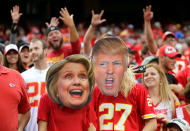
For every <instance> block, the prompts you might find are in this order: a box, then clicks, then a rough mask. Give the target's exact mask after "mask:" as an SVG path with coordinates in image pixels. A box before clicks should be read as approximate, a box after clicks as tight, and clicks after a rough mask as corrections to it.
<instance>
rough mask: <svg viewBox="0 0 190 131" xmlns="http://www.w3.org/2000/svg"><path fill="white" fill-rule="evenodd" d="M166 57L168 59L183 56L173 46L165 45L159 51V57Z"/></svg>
mask: <svg viewBox="0 0 190 131" xmlns="http://www.w3.org/2000/svg"><path fill="white" fill-rule="evenodd" d="M162 55H166V56H168V57H176V56H177V57H181V54H180V53H179V52H177V50H176V49H175V48H174V47H173V46H171V45H163V46H161V47H160V49H159V53H158V57H160V56H162Z"/></svg>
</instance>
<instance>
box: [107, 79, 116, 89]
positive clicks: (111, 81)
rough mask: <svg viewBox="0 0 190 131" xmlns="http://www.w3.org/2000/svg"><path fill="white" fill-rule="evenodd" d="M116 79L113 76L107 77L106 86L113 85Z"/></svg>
mask: <svg viewBox="0 0 190 131" xmlns="http://www.w3.org/2000/svg"><path fill="white" fill-rule="evenodd" d="M113 82H114V79H113V78H108V79H106V87H111V86H113Z"/></svg>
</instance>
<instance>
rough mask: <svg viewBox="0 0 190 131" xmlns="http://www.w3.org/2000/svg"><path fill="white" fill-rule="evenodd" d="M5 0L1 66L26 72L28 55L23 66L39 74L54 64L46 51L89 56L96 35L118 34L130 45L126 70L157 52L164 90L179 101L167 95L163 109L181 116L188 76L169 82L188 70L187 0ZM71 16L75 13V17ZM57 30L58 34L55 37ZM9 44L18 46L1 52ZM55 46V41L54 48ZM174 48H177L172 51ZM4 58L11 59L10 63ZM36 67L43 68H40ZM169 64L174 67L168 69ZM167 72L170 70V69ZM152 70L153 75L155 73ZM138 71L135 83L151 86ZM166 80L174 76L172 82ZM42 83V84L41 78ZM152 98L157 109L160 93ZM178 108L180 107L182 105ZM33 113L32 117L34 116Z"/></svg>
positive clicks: (54, 54) (1, 21)
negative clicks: (174, 0)
mask: <svg viewBox="0 0 190 131" xmlns="http://www.w3.org/2000/svg"><path fill="white" fill-rule="evenodd" d="M9 2H10V1H8V2H5V1H2V2H1V3H0V4H2V5H6V6H5V7H3V8H1V9H0V13H2V17H1V19H0V50H1V52H2V54H4V56H5V59H4V63H6V60H7V63H8V64H7V65H6V64H4V65H5V66H7V67H8V68H12V69H15V70H17V71H19V72H20V73H22V72H23V71H25V69H24V70H21V69H19V60H20V57H21V61H22V62H23V63H24V61H23V59H24V58H28V60H31V61H29V62H28V64H26V65H25V68H26V70H27V69H28V70H31V69H33V68H31V63H32V62H33V63H32V66H33V65H34V68H36V69H39V74H41V70H42V69H45V70H46V71H47V69H48V68H49V67H48V66H49V64H52V63H47V61H46V59H45V56H46V53H47V58H50V59H51V58H52V59H53V58H54V57H56V59H54V60H56V61H57V60H58V57H57V56H58V55H60V56H59V57H60V58H61V59H62V57H63V59H64V58H65V57H66V56H69V55H71V54H79V53H81V54H84V55H86V56H90V50H91V49H93V47H94V43H95V41H96V40H97V39H98V38H100V37H102V36H104V35H105V34H107V35H108V36H109V35H114V36H115V35H116V36H119V37H120V38H121V39H123V41H124V42H125V44H126V45H127V46H128V47H129V50H128V51H129V61H127V62H128V64H129V65H128V67H129V68H130V69H133V67H130V65H135V66H140V65H142V62H143V61H144V59H145V58H146V57H147V56H153V55H156V56H158V58H159V62H158V60H157V64H158V63H160V65H161V67H162V68H163V70H164V72H162V73H163V74H164V73H165V75H166V77H167V80H168V82H169V84H170V85H169V86H168V85H167V84H168V83H167V82H166V85H165V86H164V88H167V89H168V90H169V91H167V90H166V92H167V93H168V92H171V91H173V92H174V93H175V94H176V95H177V97H178V98H179V101H178V99H173V98H172V97H173V96H172V95H171V96H169V97H170V99H168V101H170V102H171V101H172V102H173V103H174V104H173V105H172V104H171V105H172V106H171V107H169V106H168V107H165V106H164V108H167V109H166V110H169V111H170V109H171V108H172V115H171V118H170V119H172V118H175V117H176V116H175V115H178V114H179V113H178V112H179V111H178V112H177V110H178V109H179V108H178V107H179V104H180V102H181V104H182V105H186V104H188V101H185V100H184V99H185V98H184V94H183V93H184V88H185V86H186V84H187V83H188V81H189V74H187V76H185V74H184V73H181V74H182V76H183V78H184V77H185V78H184V79H183V78H182V79H181V80H182V81H179V80H180V79H179V80H178V79H177V80H178V82H179V83H180V82H182V83H180V84H181V85H180V86H179V85H177V81H173V80H174V76H175V75H176V76H177V77H176V78H179V77H180V75H178V74H177V73H179V72H180V71H181V70H182V69H186V70H187V71H189V69H190V68H189V66H188V65H189V59H190V22H189V19H188V13H187V12H189V11H188V10H189V8H188V7H187V4H186V3H185V2H181V3H172V4H170V5H167V4H165V3H162V2H159V3H153V2H151V1H149V2H139V3H138V2H135V1H133V2H127V1H125V2H124V1H121V0H119V1H117V3H116V2H115V1H112V0H111V1H106V0H105V1H100V0H92V1H88V0H84V1H74V0H73V1H58V0H57V1H50V0H49V1H46V0H39V1H32V0H28V1H11V2H10V3H9ZM150 4H151V5H152V8H151V6H147V5H150ZM14 5H19V7H16V6H15V7H13V6H14ZM146 6H147V7H146ZM12 7H13V8H12ZM65 7H66V8H65ZM145 7H146V9H145ZM19 8H20V10H19ZM143 8H144V9H143ZM60 9H61V11H60ZM16 10H17V11H18V12H17V11H16ZM92 10H93V11H92ZM68 11H69V12H68ZM14 12H16V13H18V15H19V17H18V19H17V20H16V24H15V18H14V15H13V14H14ZM19 13H20V14H19ZM143 13H144V14H143ZM72 14H74V17H73V15H72ZM153 14H154V15H153ZM11 17H12V18H11ZM55 17H57V18H59V19H57V18H55ZM73 18H74V19H73ZM149 22H150V25H151V28H149V27H150V26H149ZM57 26H59V27H60V28H57ZM75 26H76V29H75ZM15 28H16V29H15ZM149 29H150V30H149ZM166 31H170V34H169V35H168V34H166ZM52 32H53V33H52ZM56 32H58V33H60V34H59V35H57V34H56ZM151 32H152V33H151ZM15 33H16V37H15V38H16V39H15V40H16V41H11V38H12V36H13V35H14V34H15ZM91 34H93V35H91ZM62 35H63V36H62ZM152 38H153V39H152ZM39 39H40V40H39ZM41 40H42V41H41ZM43 40H44V41H45V42H46V44H47V48H48V49H47V50H46V46H44V45H43V44H45V43H44V41H43ZM89 41H90V44H89V45H91V46H90V47H89V48H88V49H87V46H86V45H88V42H89ZM38 42H40V43H42V45H43V46H41V47H40V48H39V49H42V50H41V51H42V52H35V51H34V50H35V49H37V48H35V46H34V47H33V46H32V45H33V44H34V45H36V46H40V45H39V44H38ZM166 42H168V43H170V44H171V45H172V43H173V45H172V46H168V45H167V49H168V52H166V49H165V47H164V48H163V49H162V47H161V46H162V45H163V44H168V43H166ZM23 43H24V44H23ZM31 43H32V44H31ZM36 43H37V44H36ZM52 43H53V44H52ZM63 43H64V44H63ZM85 43H86V44H85ZM151 43H152V44H151ZM155 43H156V44H157V45H156V47H155V48H153V46H152V47H151V46H150V45H153V44H155ZM8 44H16V45H17V46H18V48H19V49H18V48H17V47H13V46H16V45H11V46H12V47H11V46H10V45H9V46H10V48H8V46H7V48H5V50H4V47H5V46H6V45H8ZM56 44H59V45H58V46H57V45H56ZM62 44H63V46H62ZM24 45H25V47H27V49H28V50H27V52H29V53H31V54H30V57H29V54H25V55H22V51H23V50H24V47H22V46H24ZM80 45H81V47H80ZM29 46H30V47H29ZM64 46H65V47H64ZM71 46H72V47H71ZM32 47H33V48H32ZM62 47H63V48H62ZM74 47H75V48H74ZM160 47H161V48H160ZM85 48H86V50H88V51H87V52H85V51H86V50H85ZM175 48H176V49H177V50H175ZM155 49H156V51H157V50H158V49H160V50H159V54H156V52H155ZM170 49H174V50H175V51H174V53H175V56H174V55H172V56H170V55H168V54H170V53H171V52H170V51H173V50H170ZM10 50H11V51H10ZM46 51H47V52H46ZM65 51H66V52H65ZM23 52H24V51H23ZM57 52H58V54H57ZM160 52H161V53H160ZM169 52H170V53H169ZM178 52H179V53H180V54H181V55H182V57H181V59H180V62H183V63H184V66H183V65H182V66H181V65H179V66H175V68H173V67H174V65H177V64H175V63H176V61H177V57H178V56H179V54H178ZM32 53H33V54H32ZM35 53H39V54H38V55H39V59H35V57H36V56H38V55H35ZM59 53H62V54H64V55H61V54H59ZM92 54H93V53H92ZM11 55H12V56H16V57H18V58H17V59H18V62H17V63H13V62H14V59H12V58H10V56H11ZM42 56H43V57H42ZM158 58H157V59H158ZM8 59H10V61H9V60H8ZM56 61H54V62H56ZM178 61H179V60H178ZM186 61H187V62H186ZM11 62H12V63H11ZM42 62H43V64H42ZM48 62H50V61H48ZM51 62H52V61H51ZM149 62H150V61H149ZM149 62H148V63H149ZM185 62H186V63H185ZM26 63H27V62H26ZM40 63H41V64H40ZM165 63H167V64H165ZM172 63H174V64H172ZM40 65H41V66H42V65H44V66H43V67H40ZM38 66H39V67H38ZM170 66H171V67H172V68H170ZM125 68H126V67H125ZM147 69H148V68H147ZM158 69H159V68H158ZM172 69H177V71H176V70H175V71H176V72H175V71H174V70H172ZM149 70H150V68H149ZM152 70H153V71H152ZM154 70H156V68H155V69H153V67H152V68H151V71H150V72H154ZM171 70H172V72H169V71H171ZM186 70H185V71H186ZM185 71H184V72H185ZM147 72H148V71H146V72H145V74H146V73H147ZM155 72H156V71H155ZM160 72H161V71H160ZM134 73H135V72H134ZM168 73H170V74H171V75H172V74H173V75H174V76H173V75H172V76H171V75H170V76H167V75H168ZM147 74H148V73H147ZM150 74H151V75H152V74H154V73H150ZM155 74H156V73H155ZM142 75H144V74H141V73H139V74H138V73H137V74H136V79H137V81H138V82H140V83H141V82H142V81H145V82H147V81H148V82H147V83H148V84H149V80H151V79H150V78H147V80H146V79H145V78H143V79H142ZM31 76H32V75H31ZM44 76H45V74H43V77H44ZM145 76H146V75H145ZM147 76H148V75H147ZM147 76H146V77H147ZM27 77H28V74H27ZM27 77H26V76H25V77H24V79H26V78H27ZM151 77H153V76H151ZM159 78H161V75H160V76H159ZM180 78H181V77H180ZM163 79H165V81H166V78H165V77H164V78H163ZM170 80H172V81H171V83H170ZM184 80H186V82H185V84H184V85H183V82H184ZM42 81H43V82H44V78H43V80H42ZM25 82H26V80H25ZM150 83H151V82H150ZM160 83H162V82H160ZM160 83H157V85H154V86H152V85H151V84H150V87H160V88H161V87H162V86H161V85H160ZM148 84H147V85H146V83H145V86H146V87H147V89H148V91H149V93H150V96H151V93H152V94H154V93H155V92H151V90H149V87H148ZM179 89H181V90H179ZM28 91H29V90H28ZM157 93H158V91H157ZM168 94H169V93H168ZM171 94H172V92H171ZM152 96H153V95H152ZM152 96H151V97H152ZM169 97H168V98H169ZM177 97H176V98H177ZM39 98H40V96H39ZM171 98H172V99H173V100H172V99H171ZM154 100H155V101H154ZM154 100H153V104H154V108H155V109H154V110H156V108H157V107H158V108H160V107H159V106H162V103H161V102H164V101H161V100H164V98H160V94H158V97H157V98H155V99H154ZM160 101H161V102H160ZM182 102H183V103H182ZM160 103H161V104H160ZM176 103H179V104H177V106H176ZM174 105H175V110H176V114H175V113H174V112H175V111H174V110H173V108H174ZM156 106H157V107H156ZM180 109H181V108H180ZM188 109H189V106H188ZM160 111H161V110H160V109H158V113H159V112H160ZM180 111H182V109H181V110H180ZM36 112H37V110H36ZM35 114H36V113H35ZM31 116H32V117H33V115H31ZM158 116H159V115H158ZM174 116H175V117H174ZM177 117H178V116H177ZM163 118H165V116H164V117H160V119H163ZM157 119H159V118H157ZM35 120H36V118H35ZM35 123H36V122H35ZM163 123H164V124H167V123H168V121H166V122H165V121H162V122H161V126H158V127H161V128H162V127H163Z"/></svg>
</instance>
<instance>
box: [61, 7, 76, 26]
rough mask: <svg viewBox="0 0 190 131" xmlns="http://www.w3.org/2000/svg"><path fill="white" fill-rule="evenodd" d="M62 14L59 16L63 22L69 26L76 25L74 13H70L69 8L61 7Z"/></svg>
mask: <svg viewBox="0 0 190 131" xmlns="http://www.w3.org/2000/svg"><path fill="white" fill-rule="evenodd" d="M60 14H61V16H60V17H59V18H60V19H61V20H62V21H63V23H64V24H65V25H66V26H68V27H72V26H75V24H74V21H73V14H71V15H70V14H69V12H68V10H67V8H64V9H63V8H61V11H60Z"/></svg>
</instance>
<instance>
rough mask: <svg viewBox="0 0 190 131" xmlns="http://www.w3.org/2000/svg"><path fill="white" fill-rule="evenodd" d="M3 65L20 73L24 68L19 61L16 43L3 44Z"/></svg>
mask: <svg viewBox="0 0 190 131" xmlns="http://www.w3.org/2000/svg"><path fill="white" fill-rule="evenodd" d="M3 65H4V66H5V67H8V68H11V69H14V70H17V71H18V72H20V73H22V72H23V71H25V70H26V69H25V68H24V66H23V64H22V62H21V59H20V55H19V53H18V47H17V46H16V45H14V44H9V45H7V46H5V50H4V60H3Z"/></svg>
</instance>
